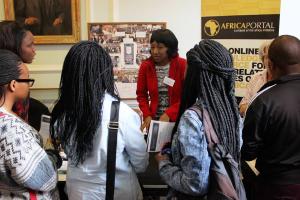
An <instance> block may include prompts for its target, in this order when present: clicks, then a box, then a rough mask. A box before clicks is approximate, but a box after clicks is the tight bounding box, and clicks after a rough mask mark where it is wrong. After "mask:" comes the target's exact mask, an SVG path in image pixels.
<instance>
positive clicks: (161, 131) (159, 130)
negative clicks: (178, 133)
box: [147, 120, 175, 152]
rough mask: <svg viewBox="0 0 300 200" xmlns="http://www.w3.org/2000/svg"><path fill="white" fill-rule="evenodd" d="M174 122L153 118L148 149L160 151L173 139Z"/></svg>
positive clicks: (149, 150)
mask: <svg viewBox="0 0 300 200" xmlns="http://www.w3.org/2000/svg"><path fill="white" fill-rule="evenodd" d="M174 126H175V123H174V122H162V121H155V120H152V121H151V123H150V128H149V133H148V141H147V151H148V152H159V151H160V150H161V148H162V147H163V145H164V144H166V143H167V142H170V141H171V137H172V131H173V128H174Z"/></svg>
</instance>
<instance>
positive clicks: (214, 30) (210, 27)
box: [204, 19, 220, 36]
mask: <svg viewBox="0 0 300 200" xmlns="http://www.w3.org/2000/svg"><path fill="white" fill-rule="evenodd" d="M219 31H220V25H219V22H217V21H216V20H214V19H210V20H208V21H207V22H206V23H205V25H204V32H205V34H206V35H208V36H216V35H217V34H218V33H219Z"/></svg>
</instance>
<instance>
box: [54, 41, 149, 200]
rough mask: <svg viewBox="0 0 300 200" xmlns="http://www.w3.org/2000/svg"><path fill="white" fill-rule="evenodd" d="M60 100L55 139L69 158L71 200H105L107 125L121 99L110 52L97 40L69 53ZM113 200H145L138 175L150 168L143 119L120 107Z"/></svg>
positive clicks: (121, 104) (80, 45) (55, 114)
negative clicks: (112, 108) (142, 125)
mask: <svg viewBox="0 0 300 200" xmlns="http://www.w3.org/2000/svg"><path fill="white" fill-rule="evenodd" d="M59 93H60V95H59V99H58V102H57V104H56V106H55V107H54V109H53V111H52V120H51V135H52V137H53V138H54V140H56V139H57V140H59V141H61V143H62V146H63V148H64V150H65V152H66V154H67V156H68V171H67V180H66V184H67V193H68V196H69V199H72V200H77V199H78V200H79V199H105V195H106V171H107V169H106V168H107V165H106V164H107V155H108V150H107V143H108V141H107V140H108V139H107V138H108V134H109V132H108V125H109V122H110V113H111V107H112V102H113V101H117V100H119V96H118V94H117V91H116V88H115V85H114V79H113V65H112V61H111V58H110V56H109V54H108V53H107V52H106V51H105V50H104V49H103V48H102V47H101V46H100V45H99V44H97V43H96V42H91V41H83V42H79V43H77V44H75V45H74V46H73V47H72V48H71V49H70V51H69V52H68V54H67V56H66V58H65V61H64V64H63V69H62V74H61V81H60V89H59ZM118 122H119V128H118V131H117V135H118V136H117V141H118V142H117V148H116V149H117V150H116V151H117V153H116V170H115V191H114V198H115V199H122V200H137V199H138V200H140V199H142V198H143V195H142V191H141V188H140V185H139V183H138V179H137V176H136V173H138V172H143V171H144V170H145V169H146V167H147V165H148V153H147V152H146V143H145V141H144V137H143V134H142V132H141V131H140V125H141V121H140V117H139V116H138V114H137V113H136V112H134V111H133V110H132V109H131V108H130V107H129V106H127V105H126V104H124V103H123V102H121V103H120V110H119V120H118Z"/></svg>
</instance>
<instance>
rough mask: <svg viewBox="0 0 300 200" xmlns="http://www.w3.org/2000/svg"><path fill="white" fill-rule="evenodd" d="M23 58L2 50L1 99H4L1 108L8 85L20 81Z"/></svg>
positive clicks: (0, 51) (0, 71) (0, 59)
mask: <svg viewBox="0 0 300 200" xmlns="http://www.w3.org/2000/svg"><path fill="white" fill-rule="evenodd" d="M21 63H22V61H21V58H20V57H19V56H17V55H16V54H14V53H13V52H11V51H8V50H5V49H0V99H2V98H3V101H2V102H1V104H0V106H2V105H3V104H4V102H5V91H6V86H5V85H6V84H8V83H9V82H10V81H12V80H15V79H18V78H19V76H20V74H21V71H20V67H19V66H20V64H21Z"/></svg>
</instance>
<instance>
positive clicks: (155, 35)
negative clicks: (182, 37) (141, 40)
mask: <svg viewBox="0 0 300 200" xmlns="http://www.w3.org/2000/svg"><path fill="white" fill-rule="evenodd" d="M152 42H157V43H162V44H164V45H165V46H166V47H167V48H168V51H167V54H168V57H169V58H173V57H175V56H177V55H178V40H177V38H176V36H175V35H174V33H173V32H172V31H171V30H169V29H158V30H155V31H153V32H152V35H151V38H150V43H152Z"/></svg>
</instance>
